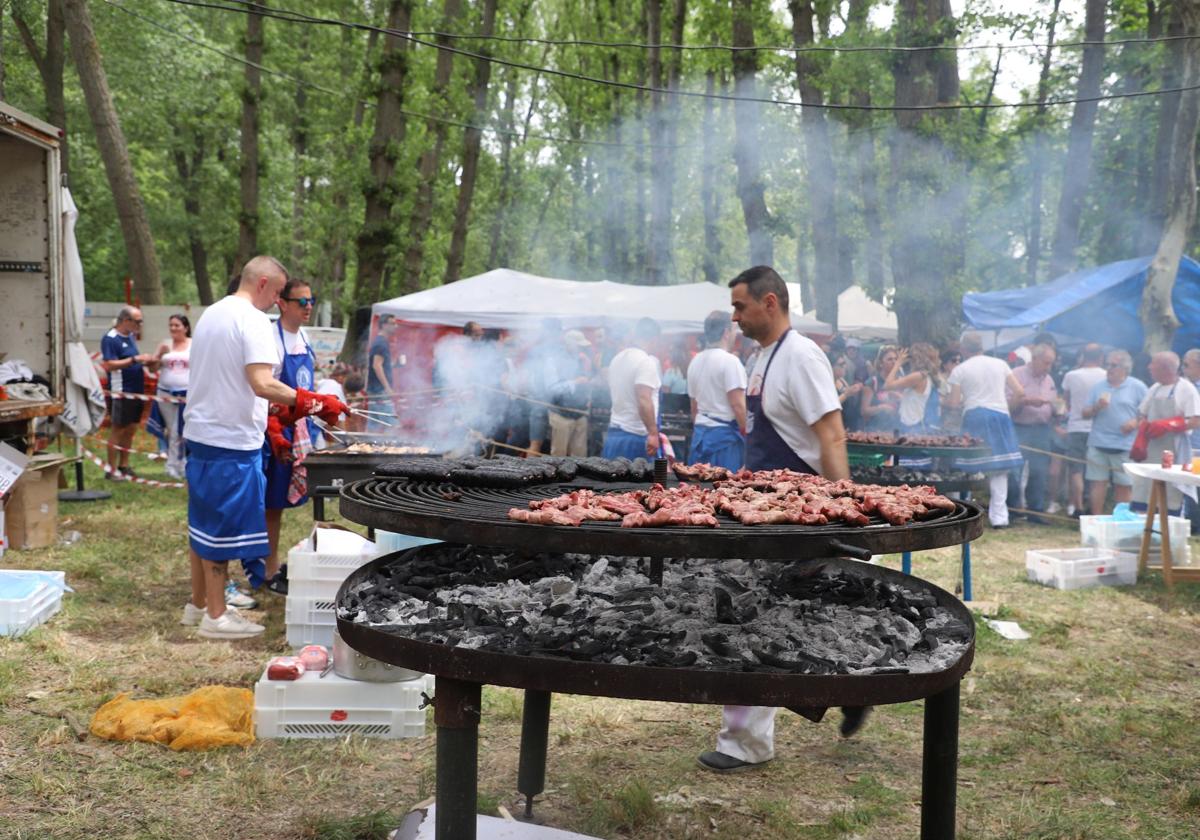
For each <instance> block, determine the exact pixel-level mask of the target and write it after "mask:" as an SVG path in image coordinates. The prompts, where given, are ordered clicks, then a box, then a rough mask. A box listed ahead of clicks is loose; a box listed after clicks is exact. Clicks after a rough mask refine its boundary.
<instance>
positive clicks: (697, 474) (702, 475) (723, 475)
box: [671, 461, 733, 481]
mask: <svg viewBox="0 0 1200 840" xmlns="http://www.w3.org/2000/svg"><path fill="white" fill-rule="evenodd" d="M671 469H672V470H674V471H675V477H676V478H678V479H679V480H680V481H724V480H726V479H728V478H729V477H730V476H731V475H733V473H731V472H730V471H729V470H727V469H726V468H725V467H714V466H712V465H710V464H692V465H691V466H689V465H687V464H682V463H680V462H679V461H676V462H675V463H673V464H671Z"/></svg>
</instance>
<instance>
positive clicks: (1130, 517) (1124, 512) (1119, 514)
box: [1112, 502, 1143, 522]
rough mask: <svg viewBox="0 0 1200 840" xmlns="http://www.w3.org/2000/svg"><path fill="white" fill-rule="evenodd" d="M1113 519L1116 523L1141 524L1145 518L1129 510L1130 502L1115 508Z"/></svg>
mask: <svg viewBox="0 0 1200 840" xmlns="http://www.w3.org/2000/svg"><path fill="white" fill-rule="evenodd" d="M1112 518H1113V521H1114V522H1134V521H1138V522H1140V521H1141V520H1142V518H1143V517H1141V516H1138V515H1137V514H1136V513H1134V512H1133V511H1131V510H1130V509H1129V502H1121V503H1120V504H1118V505H1115V506H1114V507H1113V512H1112Z"/></svg>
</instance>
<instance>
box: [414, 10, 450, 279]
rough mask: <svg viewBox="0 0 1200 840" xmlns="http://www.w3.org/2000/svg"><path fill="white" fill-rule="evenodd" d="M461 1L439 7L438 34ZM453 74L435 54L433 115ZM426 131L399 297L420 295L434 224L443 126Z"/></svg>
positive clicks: (445, 56) (445, 55) (444, 101)
mask: <svg viewBox="0 0 1200 840" xmlns="http://www.w3.org/2000/svg"><path fill="white" fill-rule="evenodd" d="M461 5H462V0H445V2H444V4H443V6H442V21H441V31H442V32H452V31H453V30H454V20H455V18H457V17H458V11H459V8H460V7H461ZM437 41H438V43H439V44H441V45H443V46H450V45H451V44H450V39H448V38H443V37H441V36H439V37H438V39H437ZM453 71H454V53H452V52H449V51H447V50H438V57H437V67H436V69H435V70H434V73H433V90H431V91H430V97H429V98H430V108H431V110H432V111H433V112H434V113H437V112H438V111H445V110H447V106H448V102H449V100H448V92H449V87H450V75H451V73H453ZM426 131H427V132H428V133H429V134H432V135H433V145H432V146H431V147H429V148H427V149H426V150H425V151H424V152H423V153H422V154H421V160H420V162H419V163H418V164H417V171H418V176H417V195H416V201H415V202H414V204H413V212H412V218H411V219H410V220H409V223H408V245H407V247H406V248H405V250H404V275H403V277H402V278H401V280H400V294H402V295H404V294H409V293H411V292H417V291H420V290H421V288H422V287H423V285H424V284H423V283H422V282H421V275H422V269H423V268H424V264H425V236H426V235H427V234H428V233H429V226H430V225H431V224H432V223H433V185H434V182H435V181H436V180H437V170H438V165H439V164H440V163H441V160H442V147H443V146H444V145H445V144H446V124H445V123H444V122H438V123H434V122H430V123H429V125H428V127H427V128H426Z"/></svg>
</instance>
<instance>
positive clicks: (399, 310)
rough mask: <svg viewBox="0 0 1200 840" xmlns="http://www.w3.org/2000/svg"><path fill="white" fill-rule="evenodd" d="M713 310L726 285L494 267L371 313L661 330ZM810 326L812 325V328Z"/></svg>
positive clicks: (521, 326) (504, 324) (487, 323)
mask: <svg viewBox="0 0 1200 840" xmlns="http://www.w3.org/2000/svg"><path fill="white" fill-rule="evenodd" d="M714 309H721V310H725V311H728V310H729V289H727V288H726V287H724V286H718V285H714V284H712V283H689V284H686V285H680V286H632V285H629V284H627V283H613V282H612V281H609V280H599V281H595V282H587V281H581V280H559V279H556V278H553V277H539V276H537V275H536V274H525V273H524V272H521V271H513V270H512V269H508V268H497V269H493V270H492V271H488V272H486V273H484V274H479V275H476V276H475V277H468V278H466V279H463V280H459V281H457V282H455V283H450V284H448V285H445V286H438V287H436V288H433V289H426V290H425V291H422V292H415V293H413V294H411V295H405V296H404V297H398V298H393V299H392V300H385V301H380V302H379V303H376V304H375V305H374V306H372V307H371V313H372V314H373V315H394V316H395V317H396V318H399V319H400V320H403V321H411V322H415V323H419V324H449V325H455V326H457V325H461V324H464V323H466V322H467V321H477V322H478V323H479V324H480V325H481V326H483V328H484V329H502V330H536V329H538V328H539V327H540V326H541V322H542V320H543V319H544V318H558V319H560V320H561V321H562V323H563V326H564V327H565V328H567V329H573V328H580V327H599V326H603V325H604V324H605V323H606V322H608V321H612V320H636V319H638V318H653V319H655V320H656V321H658V323H659V326H661V327H662V330H663V332H664V333H676V334H678V333H694V332H700V331H702V330H703V329H704V318H705V317H706V316H707V315H708V313H710V312H712V311H713V310H714ZM800 318H801V319H802V320H801V321H800V323H797V322H796V317H795V316H793V325H795V326H796V327H797V329H800V330H802V331H804V332H809V331H813V332H826V333H827V332H829V327H828V326H827V325H823V324H820V322H817V321H815V320H813V319H808V318H804V316H800ZM810 328H811V329H810Z"/></svg>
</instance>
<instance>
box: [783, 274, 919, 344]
mask: <svg viewBox="0 0 1200 840" xmlns="http://www.w3.org/2000/svg"><path fill="white" fill-rule="evenodd" d="M806 317H815V315H814V313H809V315H808V316H806ZM838 332H839V333H840V334H841V335H845V336H852V337H854V338H857V339H860V340H862V341H871V340H877V341H895V340H896V337H897V336H898V335H899V332H900V331H899V327H898V324H897V321H896V313H895V312H893V311H892V310H890V309H888V308H887V307H886V306H884V305H883V304H882V303H879V302H878V301H874V300H871V299H870V298H869V297H867V293H866V292H865V291H863V290H862V288H861V287H859V286H851V287H850V288H848V289H846V291H844V292H842V293H841V294H840V295H838Z"/></svg>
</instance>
